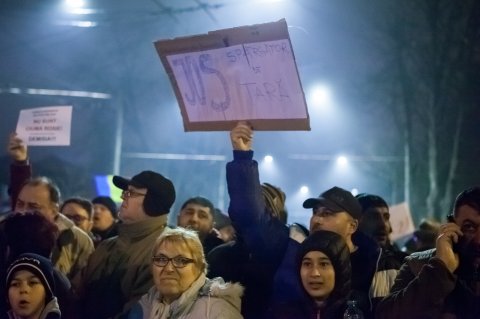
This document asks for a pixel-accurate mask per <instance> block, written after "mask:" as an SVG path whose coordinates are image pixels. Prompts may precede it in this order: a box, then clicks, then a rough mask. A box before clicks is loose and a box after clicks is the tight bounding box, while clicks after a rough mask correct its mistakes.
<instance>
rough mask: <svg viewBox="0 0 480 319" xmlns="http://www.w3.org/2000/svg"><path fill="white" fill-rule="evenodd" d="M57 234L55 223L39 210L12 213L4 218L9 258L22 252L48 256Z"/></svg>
mask: <svg viewBox="0 0 480 319" xmlns="http://www.w3.org/2000/svg"><path fill="white" fill-rule="evenodd" d="M58 235H59V230H58V227H57V225H55V223H53V222H52V221H50V220H48V219H47V218H46V217H45V216H43V215H42V214H41V213H39V212H35V211H34V212H26V213H12V214H11V215H9V216H8V217H7V219H6V220H5V243H6V245H8V246H9V247H10V256H9V260H13V259H15V258H17V257H18V256H19V255H21V254H23V253H35V254H38V255H41V256H44V257H46V258H50V254H51V253H52V250H53V247H54V246H55V242H56V240H57V237H58Z"/></svg>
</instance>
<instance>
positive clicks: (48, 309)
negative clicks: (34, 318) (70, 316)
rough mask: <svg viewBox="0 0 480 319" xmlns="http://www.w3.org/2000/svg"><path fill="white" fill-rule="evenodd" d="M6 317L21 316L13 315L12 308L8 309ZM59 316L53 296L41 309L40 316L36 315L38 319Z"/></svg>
mask: <svg viewBox="0 0 480 319" xmlns="http://www.w3.org/2000/svg"><path fill="white" fill-rule="evenodd" d="M6 318H8V319H18V318H21V317H19V316H17V315H15V314H14V313H13V311H12V310H9V311H8V313H7V317H6ZM60 318H61V313H60V308H59V307H58V302H57V298H55V297H54V298H53V299H52V300H50V302H48V303H47V304H46V305H45V308H43V311H42V313H41V314H40V317H38V319H60Z"/></svg>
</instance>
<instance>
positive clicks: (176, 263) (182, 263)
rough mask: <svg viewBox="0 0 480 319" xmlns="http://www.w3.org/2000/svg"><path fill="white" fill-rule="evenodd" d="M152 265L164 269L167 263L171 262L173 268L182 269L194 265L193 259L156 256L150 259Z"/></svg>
mask: <svg viewBox="0 0 480 319" xmlns="http://www.w3.org/2000/svg"><path fill="white" fill-rule="evenodd" d="M152 261H153V264H154V265H155V266H158V267H166V266H167V265H168V263H169V262H170V261H171V262H172V265H173V267H175V268H183V267H186V266H187V265H188V264H192V263H194V260H193V259H190V258H187V257H183V256H175V257H173V258H168V257H167V256H165V255H158V256H153V257H152Z"/></svg>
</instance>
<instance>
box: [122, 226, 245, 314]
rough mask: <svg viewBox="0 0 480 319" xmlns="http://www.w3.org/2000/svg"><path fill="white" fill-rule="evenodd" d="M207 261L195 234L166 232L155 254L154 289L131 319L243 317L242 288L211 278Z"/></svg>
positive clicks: (172, 230)
mask: <svg viewBox="0 0 480 319" xmlns="http://www.w3.org/2000/svg"><path fill="white" fill-rule="evenodd" d="M206 273H207V262H206V260H205V255H204V253H203V247H202V243H201V242H200V239H199V238H198V235H197V233H196V232H194V231H192V230H187V229H184V228H181V227H178V228H175V229H166V230H165V231H164V232H163V233H162V234H161V235H160V236H159V237H158V239H157V240H156V242H155V245H154V247H153V251H152V274H153V280H154V283H155V286H154V287H152V288H151V289H150V290H149V292H148V293H147V294H145V295H143V296H142V298H140V300H139V302H138V303H137V304H136V305H135V306H134V307H133V308H132V310H131V311H130V313H129V315H128V318H129V319H139V318H152V319H153V318H160V319H163V318H170V319H175V318H192V319H193V318H195V319H202V318H231V319H236V318H243V317H242V315H241V314H240V304H241V297H242V294H243V287H242V286H241V285H240V284H238V283H225V282H224V281H223V279H221V278H219V277H218V278H215V279H208V278H207V277H206Z"/></svg>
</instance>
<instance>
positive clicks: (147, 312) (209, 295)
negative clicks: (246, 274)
mask: <svg viewBox="0 0 480 319" xmlns="http://www.w3.org/2000/svg"><path fill="white" fill-rule="evenodd" d="M242 293H243V287H242V286H241V285H239V284H232V283H225V282H224V281H223V279H221V278H214V279H208V278H206V276H205V274H201V275H200V276H199V278H197V280H195V281H194V282H193V284H192V285H191V286H190V287H189V288H188V289H187V290H186V291H185V292H184V293H183V294H182V295H181V296H180V297H179V298H178V299H177V300H175V301H174V302H172V303H171V304H170V305H166V304H164V303H162V302H161V301H160V300H161V299H162V296H161V295H160V293H159V292H158V290H157V289H156V287H152V288H151V289H150V290H149V291H148V293H147V294H145V295H144V296H142V298H141V299H140V300H139V302H138V303H137V304H136V305H135V306H134V307H133V308H132V310H131V311H130V313H129V314H128V316H127V318H128V319H156V318H170V319H176V318H182V319H226V318H228V319H239V318H243V317H242V315H241V314H240V304H241V296H242Z"/></svg>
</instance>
